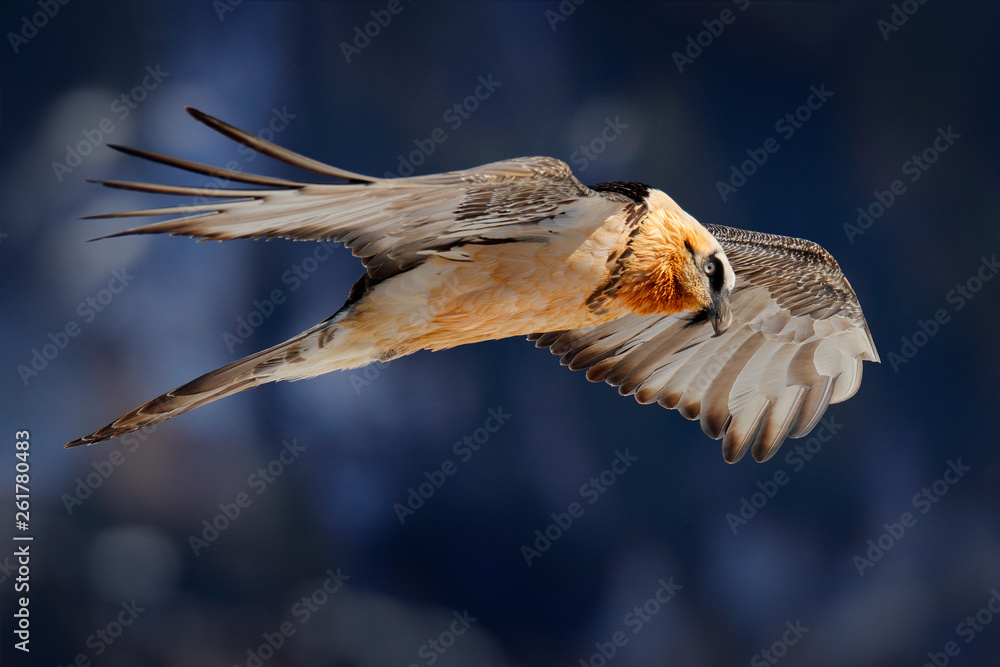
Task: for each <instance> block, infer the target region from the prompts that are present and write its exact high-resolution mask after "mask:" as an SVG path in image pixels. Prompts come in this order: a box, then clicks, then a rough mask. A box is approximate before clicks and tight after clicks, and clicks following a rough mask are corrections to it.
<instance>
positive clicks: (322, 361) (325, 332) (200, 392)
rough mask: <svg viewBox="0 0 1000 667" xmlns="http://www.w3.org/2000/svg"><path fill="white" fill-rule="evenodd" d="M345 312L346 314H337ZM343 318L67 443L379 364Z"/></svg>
mask: <svg viewBox="0 0 1000 667" xmlns="http://www.w3.org/2000/svg"><path fill="white" fill-rule="evenodd" d="M344 314H346V313H345V312H344V311H341V313H339V314H338V315H340V316H342V315H344ZM338 315H335V316H334V317H331V318H330V319H328V320H326V321H324V322H321V323H320V324H318V325H316V326H315V327H313V328H312V329H309V330H308V331H305V332H303V333H301V334H299V335H298V336H296V337H294V338H292V339H290V340H287V341H285V342H284V343H281V344H280V345H276V346H274V347H272V348H270V349H267V350H263V351H261V352H257V353H256V354H252V355H250V356H248V357H244V358H243V359H240V360H238V361H234V362H233V363H231V364H227V365H226V366H223V367H222V368H217V369H216V370H214V371H212V372H210V373H206V374H205V375H202V376H201V377H199V378H196V379H194V380H191V381H190V382H188V383H187V384H184V385H181V386H180V387H177V388H176V389H174V390H172V391H168V392H167V393H165V394H163V395H162V396H158V397H156V398H154V399H153V400H151V401H149V402H148V403H145V404H144V405H140V406H139V407H138V408H136V409H135V410H132V411H131V412H129V413H128V414H126V415H123V416H122V417H119V418H118V419H116V420H115V421H113V422H111V423H110V424H108V425H107V426H105V427H103V428H100V429H98V430H96V431H94V432H93V433H91V434H90V435H86V436H83V437H82V438H77V439H76V440H73V441H72V442H69V443H67V444H66V447H67V448H69V447H78V446H80V445H91V444H93V443H95V442H100V441H102V440H107V439H109V438H117V437H118V436H121V435H125V434H126V433H131V432H132V431H137V430H139V429H142V428H145V427H147V426H152V425H153V424H157V423H159V422H162V421H165V420H167V419H170V418H171V417H176V416H177V415H179V414H183V413H185V412H187V411H189V410H194V409H195V408H198V407H201V406H203V405H207V404H208V403H211V402H213V401H217V400H219V399H220V398H225V397H226V396H230V395H232V394H235V393H238V392H241V391H244V390H246V389H252V388H253V387H257V386H259V385H262V384H265V383H268V382H277V381H279V380H301V379H305V378H310V377H315V376H317V375H321V374H323V373H328V372H330V371H334V370H342V369H345V368H355V367H358V366H363V365H365V364H368V363H371V362H372V361H375V360H376V359H377V358H378V357H377V356H376V355H375V353H374V351H373V350H372V349H371V346H370V345H366V344H365V343H364V342H362V341H360V340H359V337H358V336H356V335H353V336H352V335H351V331H350V330H345V329H343V328H342V327H340V326H338V325H337V322H338V321H339V320H340V319H341V318H340V317H339V316H338Z"/></svg>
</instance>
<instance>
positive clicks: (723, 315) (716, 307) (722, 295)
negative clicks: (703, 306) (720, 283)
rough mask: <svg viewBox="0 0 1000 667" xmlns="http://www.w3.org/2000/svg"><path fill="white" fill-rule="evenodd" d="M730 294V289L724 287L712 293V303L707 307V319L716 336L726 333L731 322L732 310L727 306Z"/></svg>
mask: <svg viewBox="0 0 1000 667" xmlns="http://www.w3.org/2000/svg"><path fill="white" fill-rule="evenodd" d="M731 294H732V292H731V291H730V290H728V289H724V290H721V291H719V292H716V293H714V294H713V295H712V303H711V305H709V307H708V319H709V321H710V322H711V323H712V328H713V329H715V335H716V336H718V335H720V334H724V333H726V329H728V328H729V326H730V325H731V324H732V323H733V311H732V310H731V309H730V308H729V297H730V296H731Z"/></svg>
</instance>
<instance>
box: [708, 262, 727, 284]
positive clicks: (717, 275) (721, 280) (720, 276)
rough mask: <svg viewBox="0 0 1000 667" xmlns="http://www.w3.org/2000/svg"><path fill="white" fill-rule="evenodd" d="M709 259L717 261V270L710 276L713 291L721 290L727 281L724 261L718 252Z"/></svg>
mask: <svg viewBox="0 0 1000 667" xmlns="http://www.w3.org/2000/svg"><path fill="white" fill-rule="evenodd" d="M708 259H709V261H712V262H714V263H715V272H714V273H713V274H712V275H710V276H709V277H708V281H709V284H711V285H712V290H713V291H715V292H721V291H722V287H723V285H724V284H725V282H726V275H725V273H726V270H725V264H723V263H722V261H721V260H720V259H719V256H718V255H717V254H716V255H712V256H711V257H709V258H708Z"/></svg>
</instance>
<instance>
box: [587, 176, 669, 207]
mask: <svg viewBox="0 0 1000 667" xmlns="http://www.w3.org/2000/svg"><path fill="white" fill-rule="evenodd" d="M589 187H590V189H591V190H594V191H596V192H614V193H615V194H619V195H624V196H626V197H628V198H629V199H631V200H632V201H634V202H635V203H636V204H641V203H642V202H643V201H644V200H645V199H646V196H647V195H649V191H650V190H652V189H653V188H652V187H650V186H648V185H646V184H645V183H636V182H635V181H613V182H611V183H598V184H597V185H591V186H589Z"/></svg>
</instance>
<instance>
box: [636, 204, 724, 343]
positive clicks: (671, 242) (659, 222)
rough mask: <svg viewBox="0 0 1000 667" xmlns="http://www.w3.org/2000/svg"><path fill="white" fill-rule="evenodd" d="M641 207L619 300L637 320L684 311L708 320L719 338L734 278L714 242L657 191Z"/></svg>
mask: <svg viewBox="0 0 1000 667" xmlns="http://www.w3.org/2000/svg"><path fill="white" fill-rule="evenodd" d="M646 206H647V210H648V213H647V216H646V219H645V220H644V221H643V223H642V227H641V228H640V230H639V231H638V233H637V234H636V236H635V237H634V239H633V241H632V244H631V246H630V247H631V249H632V254H633V260H632V262H630V264H629V270H628V275H626V276H625V280H624V281H623V282H624V285H623V290H622V291H621V292H620V294H621V296H622V297H623V300H624V301H625V303H626V304H627V305H628V306H629V307H630V308H632V310H633V311H635V312H636V313H638V314H640V315H646V314H652V313H678V312H683V311H690V312H693V313H696V314H697V315H698V316H701V317H705V318H706V319H708V321H709V322H711V323H712V328H713V329H714V330H715V333H716V335H719V334H721V333H723V332H725V331H726V329H728V328H729V325H730V324H732V320H733V315H732V311H731V310H730V305H729V301H730V297H731V296H732V294H733V287H734V286H735V284H736V275H735V274H734V273H733V267H732V266H731V265H730V264H729V259H728V258H727V257H726V253H725V251H724V250H723V249H722V246H721V245H720V244H719V241H718V240H717V239H716V238H715V237H714V236H712V234H711V233H710V232H709V231H708V230H707V229H705V227H704V226H702V224H701V223H699V222H698V221H697V220H695V219H694V218H693V217H691V216H690V215H688V214H687V213H685V212H684V210H683V209H681V208H680V207H679V206H678V205H677V204H676V203H675V202H674V200H673V199H671V198H670V197H668V196H667V195H666V194H665V193H663V192H661V191H659V190H651V191H650V193H649V195H648V196H647V199H646Z"/></svg>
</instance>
